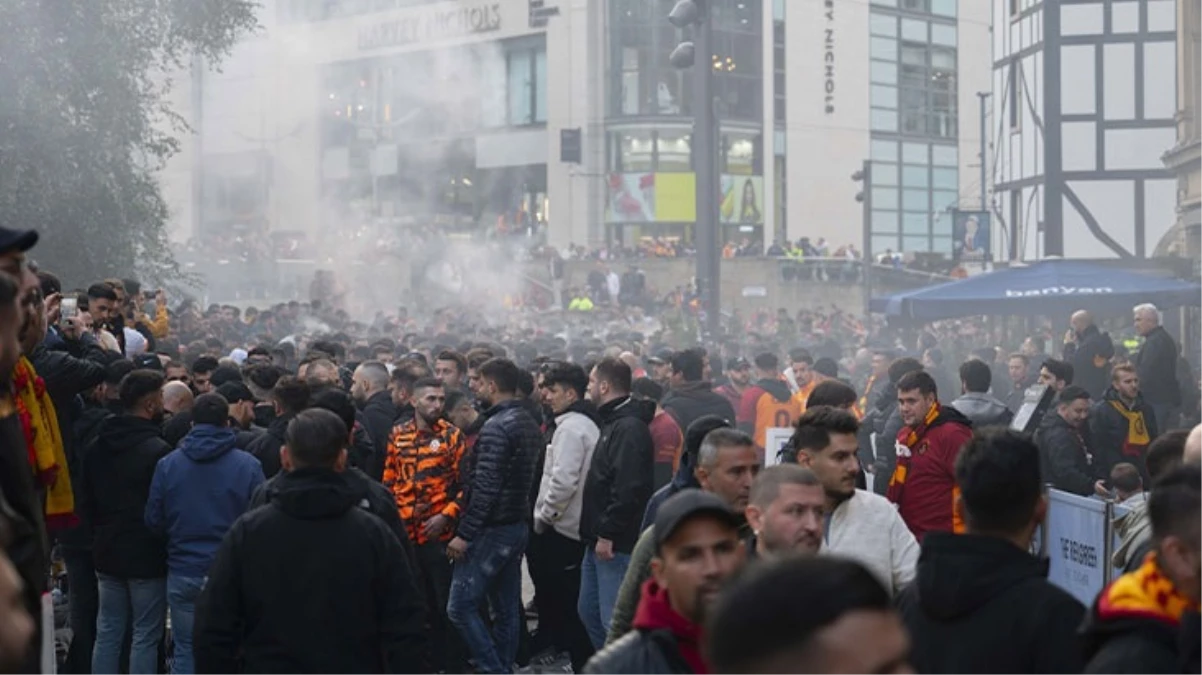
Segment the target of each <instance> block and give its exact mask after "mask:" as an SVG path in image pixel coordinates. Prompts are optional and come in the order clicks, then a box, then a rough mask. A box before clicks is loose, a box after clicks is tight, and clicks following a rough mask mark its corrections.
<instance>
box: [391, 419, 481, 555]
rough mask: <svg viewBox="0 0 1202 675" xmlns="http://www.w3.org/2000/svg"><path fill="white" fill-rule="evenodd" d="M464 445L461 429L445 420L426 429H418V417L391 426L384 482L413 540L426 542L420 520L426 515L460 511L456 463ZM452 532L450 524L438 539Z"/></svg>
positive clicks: (452, 516)
mask: <svg viewBox="0 0 1202 675" xmlns="http://www.w3.org/2000/svg"><path fill="white" fill-rule="evenodd" d="M466 449H467V444H466V443H465V442H464V439H463V434H462V433H460V431H459V429H457V428H455V427H454V426H453V425H451V424H450V423H449V422H446V421H445V420H438V421H437V422H435V423H434V426H433V428H431V429H429V430H419V429H418V428H417V421H416V420H412V421H410V422H408V423H406V424H401V425H398V426H396V427H393V430H392V437H391V438H390V439H389V441H388V456H387V457H386V458H385V459H384V486H385V487H387V488H388V489H389V490H391V491H392V494H393V497H395V498H396V505H397V511H398V512H399V514H400V516H401V521H402V522H404V523H405V529H406V530H407V531H408V532H409V539H410V540H411V541H413V543H415V544H425V543H427V539H426V536H425V535H424V534H423V533H422V524H423V523H425V522H426V521H427V520H429V519H430V518H433V517H434V516H438V515H443V516H446V517H448V518H450V519H451V520H455V519H456V518H458V517H459V511H460V509H461V508H462V507H463V503H462V502H463V486H462V484H461V483H460V465H461V464H462V462H463V455H464V452H465V451H466ZM453 535H454V528H453V527H449V528H447V529H446V530H445V531H444V532H443V533H442V535H441V536H440V537H439V540H440V541H448V540H450V539H451V537H452V536H453Z"/></svg>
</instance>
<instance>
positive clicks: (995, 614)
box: [897, 428, 1085, 673]
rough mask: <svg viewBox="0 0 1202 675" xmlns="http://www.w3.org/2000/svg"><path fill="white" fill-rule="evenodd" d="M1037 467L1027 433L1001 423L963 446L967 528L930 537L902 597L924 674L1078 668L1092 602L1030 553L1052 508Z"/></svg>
mask: <svg viewBox="0 0 1202 675" xmlns="http://www.w3.org/2000/svg"><path fill="white" fill-rule="evenodd" d="M1039 464H1040V461H1039V449H1038V448H1036V447H1035V444H1034V443H1032V442H1031V441H1030V439H1028V438H1026V437H1024V436H1022V435H1021V434H1018V433H1016V432H1014V431H1009V430H1006V429H1001V428H995V429H986V430H984V431H978V432H976V433H975V434H974V435H973V438H972V440H971V441H970V442H969V443H968V445H967V446H965V447H964V450H963V451H962V452H961V453H960V457H959V459H958V460H957V461H956V484H957V485H959V486H960V489H961V499H960V502H959V504H957V505H956V508H957V509H959V510H960V511H961V512H962V513H963V516H964V520H965V524H966V531H965V532H964V533H963V534H950V533H946V532H932V533H930V534H928V535H927V537H926V539H925V540H924V541H923V543H922V560H921V561H920V562H919V563H918V573H917V579H916V580H915V581H914V583H912V584H910V585H909V586H908V587H907V588H906V589H905V590H903V591H902V593H901V596H900V597H899V598H898V601H897V605H898V610H899V611H900V613H901V615H902V620H903V621H904V622H905V624H906V627H907V628H908V629H909V631H910V637H911V639H912V640H913V652H912V654H911V656H912V659H913V665H914V667H915V668H916V669H917V670H918V671H919V672H922V673H984V672H992V673H1078V672H1081V665H1082V664H1081V655H1080V651H1079V647H1078V643H1077V635H1076V633H1077V629H1078V627H1079V626H1080V625H1081V619H1082V618H1083V617H1084V616H1085V608H1084V607H1082V606H1081V603H1079V602H1077V601H1076V600H1075V599H1074V598H1073V596H1071V595H1069V594H1068V593H1067V592H1065V591H1064V590H1062V589H1060V588H1057V587H1056V586H1054V585H1053V584H1052V583H1051V582H1049V581H1048V579H1047V564H1046V563H1045V562H1043V561H1041V560H1039V558H1036V557H1035V556H1033V555H1031V554H1030V553H1028V548H1029V546H1030V544H1031V537H1032V535H1033V534H1034V533H1035V530H1036V528H1037V527H1038V526H1039V524H1040V523H1042V522H1043V521H1044V518H1045V516H1046V515H1047V508H1048V498H1047V497H1046V496H1044V495H1043V485H1042V479H1041V477H1040V469H1039ZM1001 627H1005V628H1004V629H1002V628H1001Z"/></svg>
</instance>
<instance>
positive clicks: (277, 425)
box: [246, 415, 293, 478]
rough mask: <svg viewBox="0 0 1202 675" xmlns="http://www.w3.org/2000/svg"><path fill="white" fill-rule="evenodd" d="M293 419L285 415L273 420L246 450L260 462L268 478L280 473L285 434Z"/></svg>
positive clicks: (264, 474)
mask: <svg viewBox="0 0 1202 675" xmlns="http://www.w3.org/2000/svg"><path fill="white" fill-rule="evenodd" d="M292 417H293V416H292V415H284V416H283V417H277V418H275V419H273V420H272V421H271V424H270V425H268V427H267V429H266V430H264V431H263V433H262V434H260V435H259V437H258V438H256V439H255V440H254V441H251V444H250V446H249V447H247V448H246V451H247V452H249V453H250V454H252V455H254V456H255V459H257V460H259V464H261V465H262V466H263V476H264V477H266V478H271V477H272V476H274V475H276V474H277V473H279V472H280V448H282V447H283V446H284V432H285V431H287V429H288V423H289V422H291V421H292Z"/></svg>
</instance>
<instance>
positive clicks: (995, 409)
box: [952, 391, 1014, 428]
mask: <svg viewBox="0 0 1202 675" xmlns="http://www.w3.org/2000/svg"><path fill="white" fill-rule="evenodd" d="M952 407H953V408H955V409H956V410H959V411H960V414H962V415H964V416H965V417H967V418H968V419H970V420H972V426H973V428H977V427H983V426H989V425H992V424H1000V425H1008V424H1010V420H1012V419H1014V415H1013V414H1012V413H1011V412H1010V410H1009V409H1007V408H1006V404H1005V403H1002V402H1001V401H999V400H998V399H996V398H994V397H993V396H991V395H990V394H986V393H980V392H971V391H970V392H968V393H966V394H964V395H963V396H961V397H960V398H958V399H956V400H954V401H952Z"/></svg>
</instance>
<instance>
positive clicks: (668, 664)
mask: <svg viewBox="0 0 1202 675" xmlns="http://www.w3.org/2000/svg"><path fill="white" fill-rule="evenodd" d="M743 524H744V521H743V519H742V518H740V517H739V516H738V515H736V514H735V512H734V511H732V510H731V509H730V506H729V505H728V504H727V503H726V501H725V500H723V499H722V498H721V497H719V496H718V495H715V494H709V493H706V492H701V491H700V490H692V489H690V490H685V491H683V492H681V493H679V494H677V495H675V496H674V497H672V498H671V499H669V500H668V501H666V502H664V505H663V507H662V508H660V510H659V513H658V514H656V517H655V526H654V531H655V539H654V546H655V555H654V557H653V558H652V560H651V571H652V575H653V578H651V579H648V580H647V582H646V583H645V584H643V586H642V591H641V597H640V599H639V603H638V611H637V613H636V615H635V618H634V623H633V630H632V631H630V632H629V633H627V634H626V635H625V636H623V637H622V638H621V639H619V640H617V641H616V642H614V643H613V644H611V645H609V646H608V647H606V648H605V649H604V650H602V651H601V652H600V653H598V654H597V655H596V656H594V657H593V658H592V659H591V660H590V661H589V662H588V665H587V666H586V667H585V669H584V672H586V673H707V672H710V671H709V667H708V666H707V664H706V661H705V658H704V656H703V654H704V645H703V644H702V639H703V635H702V626H703V625H704V623H705V617H706V612H707V610H708V609H709V608H710V607H711V606H712V605H713V604H714V603H715V601H716V600H717V598H718V593H719V591H720V590H721V589H722V585H723V583H724V582H725V581H726V580H727V579H729V578H730V577H731V576H733V575H734V574H735V573H736V572H738V571H739V570H740V569H741V568H742V567H743V563H744V561H745V560H746V551H745V549H744V547H743V543H742V542H741V541H740V540H739V531H740V527H741V526H742V525H743Z"/></svg>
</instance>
